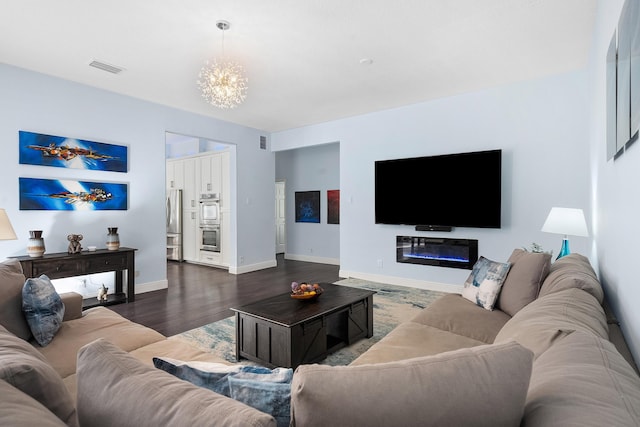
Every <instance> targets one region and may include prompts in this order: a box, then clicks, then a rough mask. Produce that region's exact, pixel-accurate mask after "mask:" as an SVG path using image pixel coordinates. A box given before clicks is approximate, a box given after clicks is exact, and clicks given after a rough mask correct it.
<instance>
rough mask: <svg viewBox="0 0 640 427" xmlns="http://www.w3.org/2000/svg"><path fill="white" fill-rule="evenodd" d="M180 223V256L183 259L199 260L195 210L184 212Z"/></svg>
mask: <svg viewBox="0 0 640 427" xmlns="http://www.w3.org/2000/svg"><path fill="white" fill-rule="evenodd" d="M182 217H183V218H184V219H183V223H182V257H183V258H184V260H185V261H195V262H197V261H199V259H198V257H199V252H200V247H199V245H198V242H199V233H200V228H199V226H198V213H197V211H194V210H192V211H186V212H184V214H183V216H182Z"/></svg>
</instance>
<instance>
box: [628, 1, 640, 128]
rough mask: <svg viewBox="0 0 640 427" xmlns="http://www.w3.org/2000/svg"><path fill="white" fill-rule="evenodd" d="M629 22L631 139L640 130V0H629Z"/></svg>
mask: <svg viewBox="0 0 640 427" xmlns="http://www.w3.org/2000/svg"><path fill="white" fill-rule="evenodd" d="M630 2H631V3H630V4H629V15H630V17H631V18H630V19H631V22H630V23H629V27H630V28H631V34H630V38H631V139H632V140H633V139H634V138H635V139H637V138H638V131H639V130H640V0H630Z"/></svg>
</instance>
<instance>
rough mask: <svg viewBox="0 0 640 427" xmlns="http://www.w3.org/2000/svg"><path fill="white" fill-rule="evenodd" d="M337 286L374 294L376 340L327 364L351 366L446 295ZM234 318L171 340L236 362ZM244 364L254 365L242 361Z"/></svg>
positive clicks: (365, 284) (355, 283)
mask: <svg viewBox="0 0 640 427" xmlns="http://www.w3.org/2000/svg"><path fill="white" fill-rule="evenodd" d="M336 284H337V285H342V286H352V287H356V288H363V289H370V290H372V291H375V292H376V294H375V295H374V296H373V337H371V338H365V339H362V340H359V341H357V342H355V343H354V344H352V345H350V346H348V347H345V348H343V349H340V350H338V351H337V352H335V353H333V354H331V355H329V356H328V357H327V358H326V359H324V360H323V361H322V362H320V363H321V364H325V365H334V366H335V365H348V364H349V363H351V362H352V361H353V360H355V359H356V358H357V357H358V356H359V355H361V354H362V353H364V352H365V351H367V350H368V349H369V347H371V346H372V345H373V344H375V343H376V342H378V341H380V339H382V337H384V336H385V335H387V334H388V333H389V332H390V331H391V330H392V329H393V328H395V327H396V326H397V325H398V324H399V323H401V322H404V321H407V320H410V319H411V318H412V317H414V316H415V315H416V314H417V313H418V312H419V311H420V310H422V309H423V308H425V307H426V306H428V305H429V304H430V303H431V302H432V301H434V300H435V299H437V298H438V297H440V296H442V295H444V293H443V292H437V291H428V290H424V289H416V288H409V287H405V286H396V285H388V284H384V283H375V282H369V281H366V280H360V279H343V280H339V281H338V282H336ZM235 327H236V326H235V317H233V316H231V317H228V318H226V319H223V320H220V321H218V322H214V323H210V324H208V325H204V326H201V327H199V328H195V329H192V330H190V331H187V332H183V333H181V334H178V335H174V336H173V337H170V338H169V339H176V340H184V341H187V342H189V343H190V344H192V345H195V346H196V347H198V348H200V349H201V350H203V351H207V352H210V353H214V354H216V355H218V356H219V357H221V358H222V359H224V360H227V361H229V362H232V363H235V362H236V360H235V340H236V332H235V331H236V329H235ZM241 363H244V364H254V363H251V362H249V361H248V360H242V361H241Z"/></svg>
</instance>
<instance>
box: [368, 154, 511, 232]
mask: <svg viewBox="0 0 640 427" xmlns="http://www.w3.org/2000/svg"><path fill="white" fill-rule="evenodd" d="M501 203H502V150H488V151H476V152H468V153H456V154H445V155H438V156H427V157H413V158H404V159H394V160H378V161H376V162H375V222H376V224H397V225H415V226H426V227H425V228H423V230H429V229H432V230H437V229H438V227H445V228H446V227H472V228H500V225H501V222H500V221H501V216H500V213H501V208H502V206H501ZM417 229H418V228H417Z"/></svg>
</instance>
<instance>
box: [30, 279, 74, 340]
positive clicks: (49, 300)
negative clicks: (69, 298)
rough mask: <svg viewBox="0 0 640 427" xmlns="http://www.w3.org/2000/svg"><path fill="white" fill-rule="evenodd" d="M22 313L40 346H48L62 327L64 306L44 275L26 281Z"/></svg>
mask: <svg viewBox="0 0 640 427" xmlns="http://www.w3.org/2000/svg"><path fill="white" fill-rule="evenodd" d="M22 311H23V312H24V317H25V318H26V319H27V323H28V324H29V328H30V329H31V333H32V334H33V337H34V338H35V339H36V341H37V342H38V344H40V345H41V346H43V347H45V346H46V345H48V344H49V343H50V342H51V340H53V337H54V336H55V335H56V333H57V332H58V329H60V326H61V325H62V319H63V318H64V304H63V303H62V299H60V295H58V292H56V288H54V287H53V284H52V283H51V280H49V278H48V277H47V276H45V275H44V274H43V275H42V276H40V277H37V278H36V277H31V278H29V279H27V280H26V282H25V283H24V287H23V288H22Z"/></svg>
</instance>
